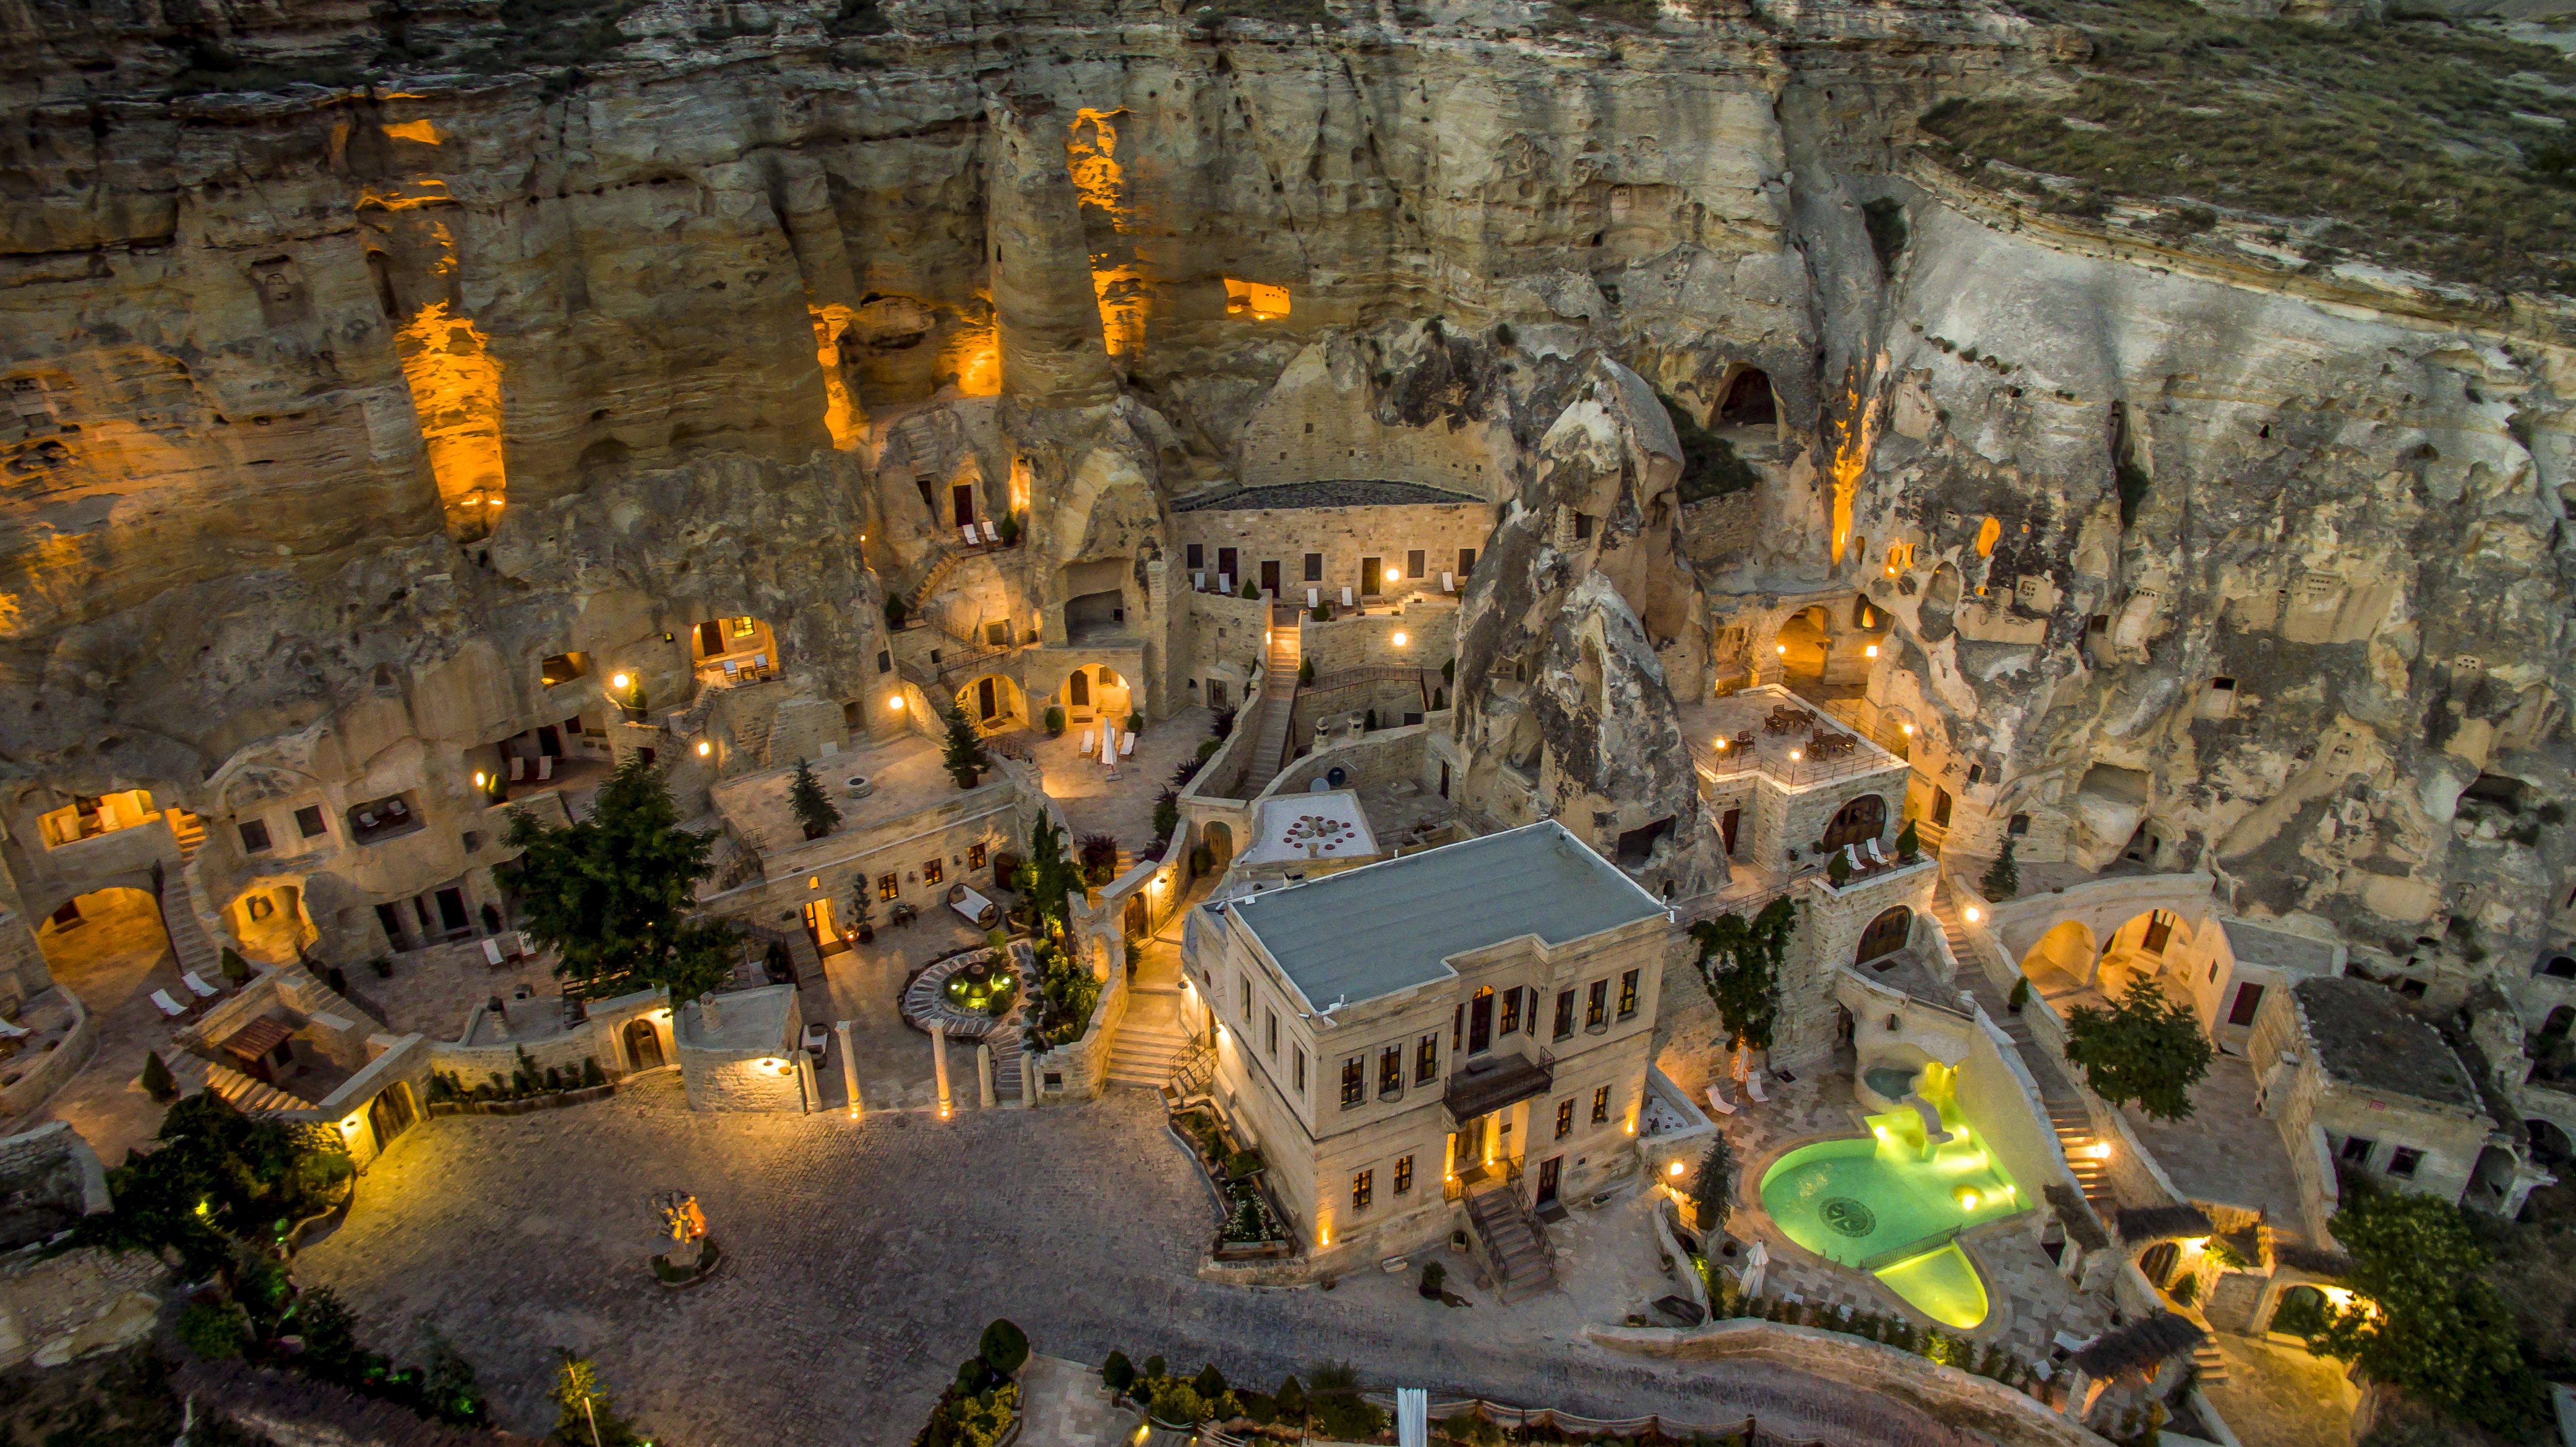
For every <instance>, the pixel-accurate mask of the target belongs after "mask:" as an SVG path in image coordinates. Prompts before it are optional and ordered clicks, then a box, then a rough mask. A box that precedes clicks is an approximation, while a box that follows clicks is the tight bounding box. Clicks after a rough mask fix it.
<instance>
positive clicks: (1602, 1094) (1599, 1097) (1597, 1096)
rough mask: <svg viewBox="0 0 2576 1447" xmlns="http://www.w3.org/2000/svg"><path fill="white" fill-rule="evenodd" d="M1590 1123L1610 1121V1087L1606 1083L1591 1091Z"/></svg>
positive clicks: (1602, 1123)
mask: <svg viewBox="0 0 2576 1447" xmlns="http://www.w3.org/2000/svg"><path fill="white" fill-rule="evenodd" d="M1592 1123H1593V1124H1594V1125H1608V1124H1609V1123H1610V1087H1608V1086H1606V1085H1605V1086H1602V1087H1601V1088H1600V1089H1598V1090H1595V1091H1594V1092H1592Z"/></svg>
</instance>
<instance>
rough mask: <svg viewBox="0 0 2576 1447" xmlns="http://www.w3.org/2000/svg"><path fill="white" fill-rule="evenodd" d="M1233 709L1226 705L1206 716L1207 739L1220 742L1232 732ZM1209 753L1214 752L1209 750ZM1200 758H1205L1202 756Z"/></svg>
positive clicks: (1230, 705) (1232, 706) (1231, 706)
mask: <svg viewBox="0 0 2576 1447" xmlns="http://www.w3.org/2000/svg"><path fill="white" fill-rule="evenodd" d="M1234 719H1235V708H1234V705H1232V704H1228V705H1226V706H1225V707H1223V708H1221V709H1218V710H1217V711H1216V712H1215V713H1213V714H1210V715H1209V716H1208V737H1209V738H1212V739H1216V740H1218V741H1220V742H1222V741H1223V740H1225V739H1226V738H1227V737H1228V736H1229V735H1231V734H1232V733H1233V732H1234ZM1209 752H1214V751H1213V750H1210V751H1209ZM1201 757H1205V755H1204V754H1203V755H1202V756H1201Z"/></svg>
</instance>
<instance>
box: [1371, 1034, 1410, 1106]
mask: <svg viewBox="0 0 2576 1447" xmlns="http://www.w3.org/2000/svg"><path fill="white" fill-rule="evenodd" d="M1402 1094H1404V1047H1403V1046H1401V1045H1389V1046H1387V1047H1386V1048H1384V1049H1382V1050H1380V1051H1378V1053H1377V1098H1378V1099H1380V1100H1393V1099H1395V1098H1396V1097H1397V1096H1400V1095H1402Z"/></svg>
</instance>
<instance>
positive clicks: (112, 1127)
mask: <svg viewBox="0 0 2576 1447" xmlns="http://www.w3.org/2000/svg"><path fill="white" fill-rule="evenodd" d="M81 909H82V911H83V916H84V917H83V919H82V920H81V922H80V924H79V925H77V926H75V927H74V928H72V929H69V930H64V929H61V928H59V927H57V926H55V925H52V924H47V925H46V926H45V927H44V928H43V929H42V930H41V931H40V932H39V933H38V935H37V939H38V941H39V942H40V943H41V944H42V945H43V947H44V950H45V963H46V965H47V967H48V968H50V969H51V970H52V971H53V975H54V983H55V984H57V985H59V986H61V987H62V988H63V989H66V990H69V991H70V992H72V993H73V994H75V995H78V996H79V997H80V1001H81V1004H82V1006H83V1007H84V1008H86V1009H87V1010H88V1011H89V1013H90V1024H91V1027H92V1028H93V1029H95V1030H97V1031H98V1053H97V1054H96V1055H95V1056H93V1057H91V1059H90V1062H89V1064H87V1065H84V1066H82V1067H81V1068H80V1070H79V1071H78V1072H77V1073H75V1074H74V1075H73V1076H72V1078H71V1079H70V1080H68V1081H65V1082H64V1083H63V1087H62V1089H60V1090H58V1091H56V1092H54V1096H53V1098H52V1099H51V1100H50V1101H47V1102H46V1103H45V1104H44V1105H42V1106H40V1107H38V1108H37V1109H35V1110H32V1111H29V1112H28V1113H27V1114H26V1115H25V1116H24V1117H23V1118H21V1119H18V1120H14V1121H0V1135H5V1134H9V1133H11V1132H15V1131H22V1130H34V1129H35V1128H36V1127H38V1126H40V1125H44V1124H46V1123H48V1122H50V1121H57V1120H67V1121H70V1122H71V1124H72V1129H74V1130H76V1131H79V1132H80V1133H81V1139H83V1140H85V1141H88V1142H89V1144H90V1149H92V1150H94V1151H97V1152H98V1158H99V1159H100V1160H102V1161H104V1162H106V1163H107V1164H109V1165H111V1166H114V1165H121V1164H123V1163H124V1161H125V1153H126V1151H127V1150H129V1149H131V1148H132V1147H134V1146H137V1145H141V1144H142V1143H143V1142H145V1141H148V1140H150V1139H151V1138H152V1136H153V1134H154V1133H155V1132H157V1131H159V1130H160V1129H161V1107H160V1106H159V1105H158V1104H156V1103H155V1102H154V1101H153V1099H152V1097H150V1096H148V1095H145V1094H144V1093H143V1087H142V1086H140V1085H138V1084H136V1083H135V1082H136V1079H137V1078H138V1077H139V1076H141V1074H142V1073H143V1057H144V1055H145V1054H146V1053H147V1052H149V1051H153V1050H161V1051H164V1052H167V1051H168V1050H169V1049H170V1048H171V1047H170V1022H169V1021H167V1020H164V1019H162V1018H161V1012H160V1011H159V1010H156V1009H154V1008H153V1006H152V992H153V991H154V990H167V991H169V992H170V997H171V998H172V999H174V1000H181V1001H188V1000H190V999H191V997H190V995H189V994H188V987H187V986H186V985H183V984H181V983H180V982H179V957H178V956H177V955H175V954H173V953H172V952H171V950H170V937H169V936H168V935H166V934H164V933H163V932H162V929H161V910H160V907H159V906H158V905H156V904H154V903H153V902H152V896H150V895H148V894H145V893H144V892H143V891H141V890H139V889H111V890H102V891H100V892H99V893H97V894H92V895H88V896H85V897H84V902H83V904H82V905H81ZM214 983H215V984H216V985H218V986H220V985H222V984H223V981H222V980H216V981H214Z"/></svg>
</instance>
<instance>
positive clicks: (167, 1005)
mask: <svg viewBox="0 0 2576 1447" xmlns="http://www.w3.org/2000/svg"><path fill="white" fill-rule="evenodd" d="M152 1007H153V1008H154V1009H156V1010H159V1011H160V1012H161V1018H163V1019H165V1020H176V1019H178V1018H179V1017H180V1016H182V1015H185V1014H187V1013H188V1007H187V1006H185V1005H182V1004H180V1003H179V1002H178V1001H176V1000H173V999H171V998H170V992H169V991H167V990H155V991H153V992H152Z"/></svg>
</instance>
